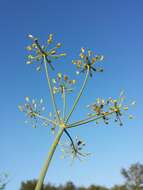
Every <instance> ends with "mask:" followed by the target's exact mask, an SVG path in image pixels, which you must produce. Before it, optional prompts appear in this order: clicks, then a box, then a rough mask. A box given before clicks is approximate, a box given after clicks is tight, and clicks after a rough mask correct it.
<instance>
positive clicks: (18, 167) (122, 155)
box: [0, 0, 143, 190]
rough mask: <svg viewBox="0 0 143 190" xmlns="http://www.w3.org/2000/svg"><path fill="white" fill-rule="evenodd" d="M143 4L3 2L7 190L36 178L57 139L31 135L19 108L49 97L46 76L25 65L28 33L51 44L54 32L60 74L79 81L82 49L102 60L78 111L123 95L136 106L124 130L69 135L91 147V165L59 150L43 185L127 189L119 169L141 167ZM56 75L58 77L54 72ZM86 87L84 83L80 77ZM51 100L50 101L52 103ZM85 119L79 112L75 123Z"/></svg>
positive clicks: (1, 82) (0, 145)
mask: <svg viewBox="0 0 143 190" xmlns="http://www.w3.org/2000/svg"><path fill="white" fill-rule="evenodd" d="M142 10H143V1H142V0H136V1H135V0H108V1H107V0H72V1H66V0H60V1H58V0H57V1H56V0H53V1H49V0H41V1H38V0H24V1H19V0H13V1H9V0H1V3H0V52H1V53H0V59H1V60H0V86H1V90H0V117H1V124H0V171H1V172H3V171H5V172H8V173H9V176H10V182H9V184H8V186H7V189H8V190H18V189H19V187H20V183H21V181H23V180H28V179H33V178H37V177H38V175H39V171H40V168H41V166H42V164H43V161H44V160H45V158H46V155H47V151H48V149H49V146H50V145H51V143H52V140H53V136H52V135H51V134H50V131H49V130H48V129H47V128H43V127H39V128H37V129H33V128H32V127H31V126H29V125H26V124H25V123H24V120H25V117H24V115H23V114H22V113H20V112H19V111H18V109H17V106H18V105H19V104H20V103H22V102H24V97H25V96H27V95H28V96H30V97H37V98H40V97H44V99H46V98H49V94H48V89H47V83H46V80H45V77H44V75H42V74H38V73H37V72H36V71H35V67H34V65H33V66H32V65H31V66H27V65H26V64H25V57H26V54H27V52H26V50H25V47H26V45H28V44H29V40H28V39H27V38H26V36H27V34H29V33H32V34H33V35H35V36H37V37H39V38H41V40H43V41H44V40H46V39H47V36H48V34H49V33H54V35H55V38H56V40H57V41H61V42H62V43H63V48H62V49H63V50H65V51H66V53H67V57H66V58H65V59H61V60H59V61H58V63H57V64H58V65H60V66H58V68H60V69H61V70H64V71H65V72H67V73H72V76H73V75H74V71H75V69H74V67H73V66H72V64H71V60H72V59H73V58H75V57H77V55H78V54H79V50H80V48H81V47H87V48H91V49H92V50H93V51H95V52H96V53H101V54H103V55H104V56H105V61H104V63H103V64H104V69H105V72H104V73H102V74H97V75H95V76H94V77H93V78H92V81H90V82H89V87H88V89H87V90H86V92H85V94H84V96H83V97H82V99H81V101H80V105H81V108H83V107H84V106H83V105H86V104H89V103H91V102H92V101H94V100H95V99H96V98H97V97H99V96H101V97H103V98H106V97H109V96H113V97H117V96H118V95H119V93H120V91H121V90H122V89H124V90H125V91H126V94H127V98H128V100H129V101H130V100H134V99H135V100H136V101H137V105H136V107H135V108H134V109H132V110H131V112H132V113H133V114H134V120H128V119H127V118H125V119H124V127H119V126H118V125H116V124H114V123H112V124H111V125H110V126H108V127H106V126H104V125H103V124H100V125H99V127H97V128H96V127H94V126H92V125H89V126H85V127H84V126H83V127H80V128H79V129H75V130H71V134H72V135H73V136H75V135H78V136H80V137H81V138H83V139H84V140H85V141H87V150H88V151H89V152H92V153H93V154H92V156H91V157H89V158H88V159H87V160H86V161H84V162H83V163H82V162H78V161H77V162H75V163H74V164H73V165H72V166H70V161H68V160H61V159H60V158H59V157H60V154H61V153H60V151H59V149H58V150H57V152H56V154H55V156H54V159H53V161H52V165H51V167H50V169H49V173H48V175H47V176H46V180H45V182H47V183H48V182H51V183H54V184H63V183H65V182H67V181H69V180H71V181H73V182H74V183H75V184H76V185H86V186H87V185H90V184H99V185H106V186H108V187H110V186H112V185H114V184H119V183H122V182H123V179H122V177H121V175H120V169H121V168H122V167H128V166H129V165H130V164H132V163H135V162H141V163H143V151H142V144H143V121H142V118H143V117H142V114H143V90H142V82H143V11H142ZM56 71H57V70H56ZM81 80H82V78H81ZM48 101H49V100H48ZM47 105H49V106H48V110H50V103H49V102H48V103H47ZM78 117H82V112H81V109H80V106H79V109H78V110H77V112H76V116H74V115H73V119H77V118H78Z"/></svg>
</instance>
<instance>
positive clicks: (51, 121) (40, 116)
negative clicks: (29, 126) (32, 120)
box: [34, 113, 57, 125]
mask: <svg viewBox="0 0 143 190" xmlns="http://www.w3.org/2000/svg"><path fill="white" fill-rule="evenodd" d="M34 115H35V116H36V117H38V118H39V119H42V120H45V121H48V122H49V123H51V124H54V125H57V123H56V122H54V121H53V120H51V119H49V118H47V117H44V116H42V115H39V114H37V113H34Z"/></svg>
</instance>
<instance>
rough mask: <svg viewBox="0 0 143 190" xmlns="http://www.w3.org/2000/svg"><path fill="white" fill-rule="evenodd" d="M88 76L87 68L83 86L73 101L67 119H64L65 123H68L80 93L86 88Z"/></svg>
mask: <svg viewBox="0 0 143 190" xmlns="http://www.w3.org/2000/svg"><path fill="white" fill-rule="evenodd" d="M88 76H89V68H88V70H87V73H86V76H85V80H84V82H83V85H82V87H81V89H80V92H79V94H78V96H77V98H76V100H75V102H74V104H73V107H72V109H71V111H70V112H69V114H68V116H67V118H66V121H65V123H67V122H68V120H69V118H70V116H71V115H72V113H73V111H74V109H75V107H76V105H77V104H78V101H79V99H80V97H81V95H82V93H83V91H84V88H85V86H86V83H87V79H88Z"/></svg>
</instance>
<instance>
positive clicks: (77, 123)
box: [67, 111, 116, 128]
mask: <svg viewBox="0 0 143 190" xmlns="http://www.w3.org/2000/svg"><path fill="white" fill-rule="evenodd" d="M115 112H116V111H111V112H107V113H105V114H104V115H100V116H99V117H96V118H91V119H87V120H81V122H75V123H72V124H70V125H68V127H67V128H72V127H77V126H79V125H84V124H87V123H90V122H92V121H96V120H98V119H101V118H103V117H104V116H108V115H111V114H113V113H115Z"/></svg>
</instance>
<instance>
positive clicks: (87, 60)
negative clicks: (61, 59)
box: [72, 48, 104, 77]
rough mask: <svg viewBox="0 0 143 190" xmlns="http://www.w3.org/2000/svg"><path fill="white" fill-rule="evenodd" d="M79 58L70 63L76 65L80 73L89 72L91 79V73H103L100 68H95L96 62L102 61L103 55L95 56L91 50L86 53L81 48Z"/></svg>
mask: <svg viewBox="0 0 143 190" xmlns="http://www.w3.org/2000/svg"><path fill="white" fill-rule="evenodd" d="M79 56H80V59H78V60H73V61H72V63H73V64H74V65H76V67H77V69H78V70H80V72H82V73H84V72H85V71H87V70H89V73H90V76H91V77H92V75H93V72H103V68H102V67H99V66H95V63H96V62H99V61H102V60H103V59H104V57H103V55H95V54H94V53H93V52H92V51H91V50H88V51H86V50H85V49H84V48H81V52H80V54H79Z"/></svg>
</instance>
